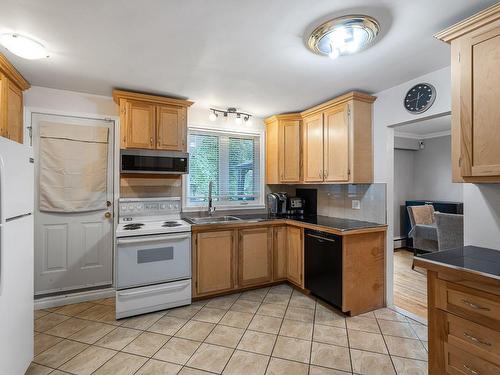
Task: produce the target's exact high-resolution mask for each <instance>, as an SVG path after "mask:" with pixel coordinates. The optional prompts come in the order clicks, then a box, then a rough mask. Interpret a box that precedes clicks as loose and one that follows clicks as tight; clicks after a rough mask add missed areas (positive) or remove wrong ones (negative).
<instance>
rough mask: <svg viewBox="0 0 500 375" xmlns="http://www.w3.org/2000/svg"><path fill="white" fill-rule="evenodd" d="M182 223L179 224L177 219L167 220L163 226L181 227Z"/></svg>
mask: <svg viewBox="0 0 500 375" xmlns="http://www.w3.org/2000/svg"><path fill="white" fill-rule="evenodd" d="M181 225H182V224H179V223H178V222H177V221H165V222H164V223H163V225H162V227H166V228H172V227H179V226H181Z"/></svg>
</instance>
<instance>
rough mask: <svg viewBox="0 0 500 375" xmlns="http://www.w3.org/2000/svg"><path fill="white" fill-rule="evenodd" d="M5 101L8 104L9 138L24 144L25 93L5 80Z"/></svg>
mask: <svg viewBox="0 0 500 375" xmlns="http://www.w3.org/2000/svg"><path fill="white" fill-rule="evenodd" d="M4 93H5V100H6V102H7V123H6V129H7V131H6V133H7V138H9V139H12V140H13V141H16V142H19V143H23V135H24V125H23V92H22V91H21V89H19V88H18V87H17V86H16V85H14V84H13V83H12V82H10V81H9V80H5V91H4Z"/></svg>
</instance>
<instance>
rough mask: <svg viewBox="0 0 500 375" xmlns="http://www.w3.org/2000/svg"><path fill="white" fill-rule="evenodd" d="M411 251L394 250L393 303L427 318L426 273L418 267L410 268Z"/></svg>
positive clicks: (411, 260)
mask: <svg viewBox="0 0 500 375" xmlns="http://www.w3.org/2000/svg"><path fill="white" fill-rule="evenodd" d="M412 263H413V251H411V250H407V249H399V250H397V251H396V252H394V305H396V306H397V307H399V308H401V309H404V310H406V311H408V312H410V313H412V314H415V315H418V316H419V317H421V318H424V319H427V275H426V271H425V270H423V269H420V268H415V270H412V269H411V265H412Z"/></svg>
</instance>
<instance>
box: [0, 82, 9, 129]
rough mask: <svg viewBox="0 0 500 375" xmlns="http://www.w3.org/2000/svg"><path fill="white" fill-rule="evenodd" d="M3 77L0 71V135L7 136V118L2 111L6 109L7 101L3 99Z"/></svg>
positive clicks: (4, 111)
mask: <svg viewBox="0 0 500 375" xmlns="http://www.w3.org/2000/svg"><path fill="white" fill-rule="evenodd" d="M4 89H5V77H4V76H3V75H2V73H0V137H7V125H6V122H7V120H6V119H5V116H4V113H6V110H7V103H6V101H5V94H4Z"/></svg>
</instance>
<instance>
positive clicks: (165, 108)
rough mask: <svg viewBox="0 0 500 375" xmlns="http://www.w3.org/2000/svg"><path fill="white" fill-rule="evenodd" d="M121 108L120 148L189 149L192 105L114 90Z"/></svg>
mask: <svg viewBox="0 0 500 375" xmlns="http://www.w3.org/2000/svg"><path fill="white" fill-rule="evenodd" d="M113 98H114V100H115V102H116V103H117V104H118V105H119V106H120V133H121V134H120V147H121V148H122V149H125V148H136V149H137V148H138V149H156V150H172V151H186V150H187V108H188V107H189V106H190V105H192V104H193V102H190V101H187V100H179V99H172V98H167V97H164V96H156V95H148V94H139V93H134V92H128V91H121V90H114V91H113Z"/></svg>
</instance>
